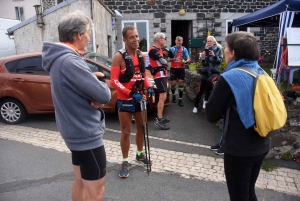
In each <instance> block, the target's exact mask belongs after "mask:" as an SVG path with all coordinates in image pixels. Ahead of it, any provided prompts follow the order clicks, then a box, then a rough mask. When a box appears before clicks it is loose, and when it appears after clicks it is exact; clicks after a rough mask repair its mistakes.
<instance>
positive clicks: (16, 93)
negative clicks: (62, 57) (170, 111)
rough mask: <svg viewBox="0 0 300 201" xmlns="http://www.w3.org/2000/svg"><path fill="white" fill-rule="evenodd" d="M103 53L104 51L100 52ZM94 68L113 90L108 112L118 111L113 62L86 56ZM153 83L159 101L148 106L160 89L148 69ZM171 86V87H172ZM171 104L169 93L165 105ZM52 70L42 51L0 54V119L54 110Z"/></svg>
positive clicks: (18, 118) (12, 119)
mask: <svg viewBox="0 0 300 201" xmlns="http://www.w3.org/2000/svg"><path fill="white" fill-rule="evenodd" d="M99 56H100V57H101V55H99ZM85 61H86V63H87V65H88V66H89V68H90V69H91V70H92V71H93V72H102V73H103V74H104V75H105V76H106V78H105V81H106V84H107V86H108V87H109V88H110V90H111V100H110V102H109V103H108V104H107V105H105V106H104V107H103V110H104V111H105V112H107V113H114V112H116V111H117V106H116V102H117V93H116V90H115V89H114V88H113V87H111V86H110V66H109V65H104V64H103V63H98V62H96V61H94V60H92V59H89V58H85ZM147 76H148V78H149V81H150V83H151V84H152V85H153V87H154V91H155V92H156V93H155V94H156V97H155V99H156V101H155V103H152V101H151V100H150V99H151V98H149V101H148V103H149V104H148V109H150V110H154V109H156V106H157V100H158V93H157V90H156V88H155V85H154V82H153V79H152V76H151V74H150V73H149V72H147ZM168 90H169V87H168ZM168 105H170V102H169V99H168V97H167V100H166V103H165V106H168ZM53 112H54V106H53V102H52V96H51V89H50V77H49V73H48V72H46V71H45V70H44V69H43V68H42V53H41V52H37V53H27V54H21V55H15V56H10V57H4V58H0V120H1V121H3V122H5V123H7V124H18V123H20V122H22V121H23V120H24V119H25V118H26V116H27V114H45V113H53Z"/></svg>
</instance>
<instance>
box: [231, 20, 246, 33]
mask: <svg viewBox="0 0 300 201" xmlns="http://www.w3.org/2000/svg"><path fill="white" fill-rule="evenodd" d="M232 21H233V20H226V36H227V35H228V34H230V33H228V24H229V23H231V24H232ZM247 32H249V33H250V27H247Z"/></svg>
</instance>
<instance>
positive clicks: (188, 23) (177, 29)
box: [171, 20, 192, 48]
mask: <svg viewBox="0 0 300 201" xmlns="http://www.w3.org/2000/svg"><path fill="white" fill-rule="evenodd" d="M191 29H192V20H172V21H171V46H174V45H175V38H176V36H181V37H182V38H183V44H182V45H183V46H184V47H186V48H188V47H189V46H188V44H189V39H190V38H191V36H192V34H191V33H192V30H191Z"/></svg>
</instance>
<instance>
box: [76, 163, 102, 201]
mask: <svg viewBox="0 0 300 201" xmlns="http://www.w3.org/2000/svg"><path fill="white" fill-rule="evenodd" d="M73 169H74V183H73V187H72V200H73V201H102V199H103V197H104V191H105V187H104V184H105V179H106V177H103V178H101V179H99V180H93V181H88V180H84V179H82V178H81V172H80V167H79V166H75V165H73Z"/></svg>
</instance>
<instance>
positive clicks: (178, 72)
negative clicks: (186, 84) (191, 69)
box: [170, 67, 185, 81]
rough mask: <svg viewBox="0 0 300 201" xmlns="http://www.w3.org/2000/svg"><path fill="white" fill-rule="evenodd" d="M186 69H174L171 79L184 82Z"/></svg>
mask: <svg viewBox="0 0 300 201" xmlns="http://www.w3.org/2000/svg"><path fill="white" fill-rule="evenodd" d="M184 77H185V69H184V68H172V67H171V69H170V79H171V81H173V80H177V79H178V80H184Z"/></svg>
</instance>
